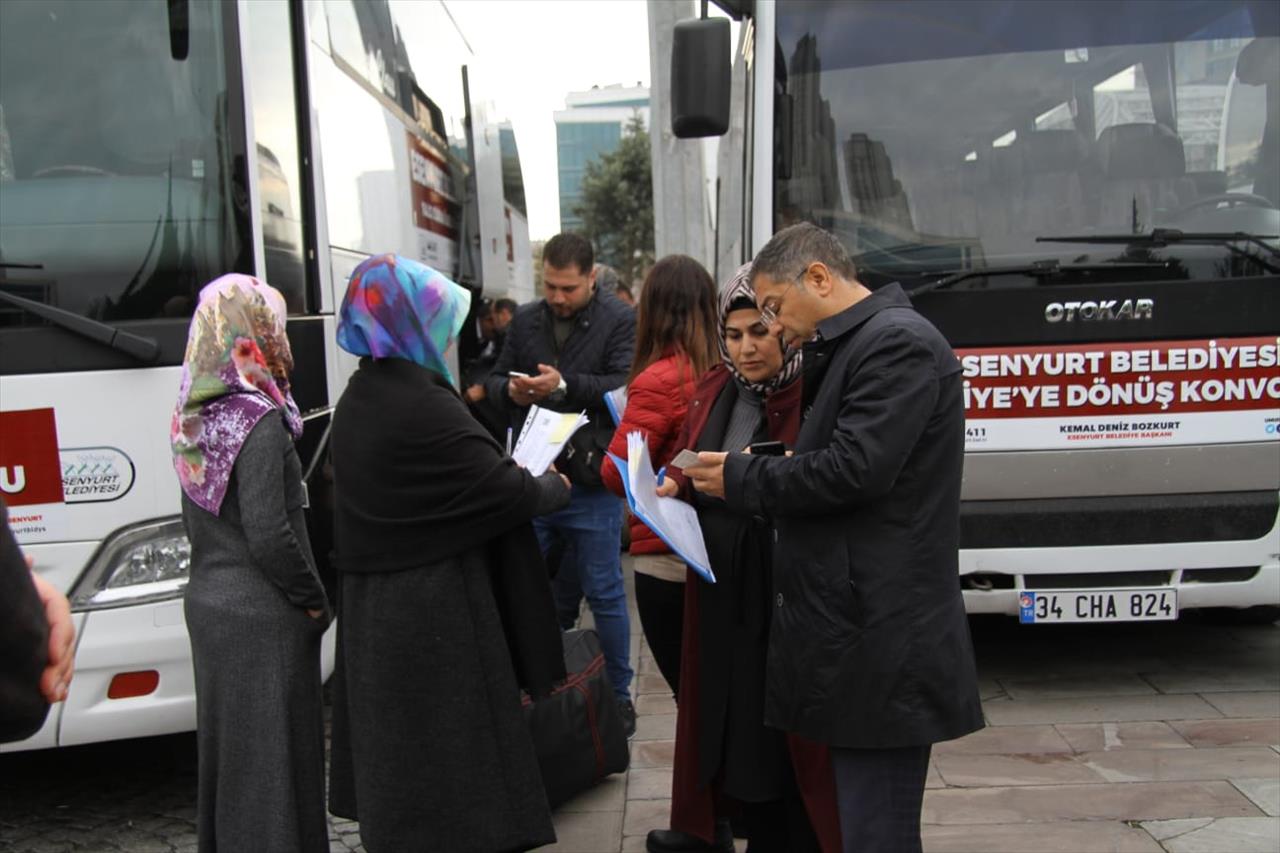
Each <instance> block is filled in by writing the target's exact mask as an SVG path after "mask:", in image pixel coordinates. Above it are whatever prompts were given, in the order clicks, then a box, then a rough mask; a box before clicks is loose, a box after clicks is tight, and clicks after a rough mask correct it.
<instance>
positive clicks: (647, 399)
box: [600, 352, 698, 554]
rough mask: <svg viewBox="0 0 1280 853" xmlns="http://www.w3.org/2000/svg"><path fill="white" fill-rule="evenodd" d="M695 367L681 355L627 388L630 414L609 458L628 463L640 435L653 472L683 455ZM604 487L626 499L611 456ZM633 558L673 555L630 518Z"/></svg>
mask: <svg viewBox="0 0 1280 853" xmlns="http://www.w3.org/2000/svg"><path fill="white" fill-rule="evenodd" d="M697 380H698V377H697V376H695V375H694V372H693V364H692V363H691V362H690V361H689V358H688V356H686V355H684V354H683V353H675V352H673V353H671V354H670V355H667V356H664V357H663V358H661V359H659V360H658V361H655V362H654V363H653V364H651V365H649V366H648V367H646V368H645V369H644V370H642V371H641V372H640V375H639V376H637V377H636V378H635V379H634V380H633V381H632V383H631V385H630V387H629V388H627V410H626V411H625V412H623V413H622V423H620V424H619V425H618V428H617V430H615V431H614V433H613V441H611V442H609V452H610V453H611V454H613V455H615V456H617V457H618V458H619V459H626V458H627V434H628V433H631V432H635V431H637V430H638V431H640V432H642V433H644V434H645V438H646V439H647V440H648V443H649V458H650V459H651V460H653V468H654V471H657V469H658V468H660V467H661V466H663V465H666V464H667V463H668V462H670V461H671V458H672V457H673V456H675V455H676V454H677V453H679V452H680V450H681V448H679V447H677V446H676V444H677V441H676V440H677V439H678V438H679V437H680V430H681V428H682V427H683V426H684V417H685V413H686V412H688V410H689V398H690V397H692V396H693V389H694V387H695V386H696V385H697ZM600 476H601V477H602V478H603V479H604V485H605V487H606V488H608V489H609V491H611V492H613V493H614V494H615V495H622V494H623V492H622V478H621V477H619V476H618V469H617V468H615V467H614V466H613V460H612V459H610V458H609V457H608V456H606V457H605V459H604V462H603V463H602V464H601V465H600ZM631 553H632V554H669V553H671V549H670V548H668V547H667V546H666V544H665V543H663V541H662V540H661V539H659V538H658V537H657V535H656V534H655V533H654V532H653V531H652V530H650V529H649V528H648V527H646V526H645V525H644V523H643V522H641V521H640V520H639V519H637V518H635V517H634V516H632V518H631Z"/></svg>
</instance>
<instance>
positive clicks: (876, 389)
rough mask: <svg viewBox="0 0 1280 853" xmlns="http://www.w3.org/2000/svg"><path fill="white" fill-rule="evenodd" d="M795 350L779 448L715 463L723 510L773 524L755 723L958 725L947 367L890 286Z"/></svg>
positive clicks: (909, 737)
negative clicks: (785, 434)
mask: <svg viewBox="0 0 1280 853" xmlns="http://www.w3.org/2000/svg"><path fill="white" fill-rule="evenodd" d="M804 358H805V377H804V383H805V407H804V409H803V418H804V421H803V424H802V426H801V428H800V435H799V437H798V439H797V441H796V446H795V456H794V457H792V458H783V457H752V456H748V455H744V454H730V455H729V457H728V458H727V460H726V463H725V493H726V499H727V501H728V502H729V503H730V505H732V506H736V507H738V508H740V509H741V510H743V511H745V512H748V513H755V514H759V515H764V516H768V517H769V518H771V519H772V520H773V525H774V573H775V576H774V586H775V590H774V603H773V623H772V627H771V631H770V644H769V659H768V664H767V672H768V675H767V677H768V688H767V689H768V695H767V698H766V708H765V719H766V720H767V722H769V723H770V724H771V725H774V726H777V727H778V728H781V729H783V730H785V731H789V732H795V733H797V734H800V735H803V736H805V737H808V738H811V739H813V740H816V741H820V742H822V743H827V744H831V745H833V746H840V747H853V748H891V747H902V746H915V745H923V744H928V743H936V742H938V741H943V740H949V739H951V738H955V737H960V736H961V735H964V734H968V733H969V732H972V731H975V730H976V729H979V728H981V727H982V707H981V704H980V702H979V699H978V689H977V675H976V672H975V667H974V659H973V646H972V641H971V640H970V637H969V627H968V621H967V619H966V617H965V610H964V602H963V599H962V597H961V593H960V578H959V574H958V546H959V515H960V479H961V473H962V466H963V460H964V406H963V400H962V395H961V391H962V388H961V377H960V364H959V362H958V361H957V360H956V358H955V355H954V354H953V353H952V351H951V347H950V346H949V345H948V344H947V341H946V339H945V338H943V337H942V335H941V334H940V333H939V332H938V330H937V329H935V328H934V327H933V326H932V325H931V324H930V323H929V321H927V320H926V319H924V318H923V317H922V316H920V315H919V314H917V313H916V312H915V310H914V309H912V307H911V303H910V301H909V300H908V299H907V297H906V295H905V294H904V293H903V291H902V289H901V288H900V287H899V286H898V285H896V284H895V285H889V286H888V287H885V288H882V289H881V290H878V291H876V292H875V293H873V294H871V295H870V296H868V297H866V298H865V299H863V300H861V301H860V302H858V303H857V304H855V305H854V306H853V307H851V308H849V309H847V310H845V311H843V312H841V313H840V314H837V315H835V316H833V317H830V318H828V319H826V320H824V321H823V322H822V323H820V324H819V326H818V337H817V339H816V340H815V341H814V342H812V343H810V344H807V345H806V346H805V354H804Z"/></svg>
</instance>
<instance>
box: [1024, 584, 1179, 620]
mask: <svg viewBox="0 0 1280 853" xmlns="http://www.w3.org/2000/svg"><path fill="white" fill-rule="evenodd" d="M1177 618H1178V592H1177V590H1174V589H1169V588H1167V587H1157V588H1154V589H1055V590H1044V591H1040V590H1023V591H1022V592H1020V593H1019V594H1018V621H1019V622H1022V623H1023V624H1024V625H1028V624H1039V623H1041V622H1159V621H1168V620H1171V619H1177Z"/></svg>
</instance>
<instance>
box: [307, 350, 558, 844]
mask: <svg viewBox="0 0 1280 853" xmlns="http://www.w3.org/2000/svg"><path fill="white" fill-rule="evenodd" d="M332 442H333V469H334V485H335V494H336V502H335V544H336V549H337V552H336V555H335V556H336V564H337V567H338V570H339V574H340V596H339V621H338V650H337V657H338V661H337V669H336V672H335V674H334V684H333V746H332V751H331V764H330V791H329V806H330V811H332V812H333V813H334V814H338V815H342V816H344V817H351V818H355V819H357V820H359V821H360V833H361V837H362V838H363V839H364V843H365V847H367V848H368V849H369V851H370V853H383V851H387V853H414V851H423V853H426V851H449V853H482V851H483V852H484V853H487V852H488V851H505V850H524V849H529V848H532V847H536V846H538V845H541V844H547V843H550V842H552V841H554V840H555V832H554V829H553V826H552V822H551V815H550V811H549V809H548V805H547V797H546V794H545V792H544V790H543V786H542V780H541V775H540V773H539V769H538V763H537V758H536V755H535V754H534V748H533V743H532V741H531V740H530V737H529V730H528V727H527V723H526V722H525V719H524V715H523V712H522V710H521V707H520V693H519V687H525V688H526V689H528V690H529V692H531V693H535V694H536V693H538V692H540V691H545V690H546V689H548V688H549V687H550V686H551V683H552V681H554V680H556V679H562V678H563V677H564V661H563V658H562V656H561V647H560V633H559V629H558V627H557V625H556V621H555V610H554V606H553V605H552V602H551V590H550V584H549V583H548V579H547V574H546V567H545V566H544V565H543V564H542V559H541V555H540V554H539V552H538V548H537V541H536V539H535V538H534V536H533V530H532V527H531V526H530V523H529V520H530V519H531V518H532V517H533V516H534V515H538V514H541V513H545V512H550V511H554V510H555V509H558V508H559V507H561V506H563V505H564V504H565V503H567V502H568V498H569V491H568V489H567V488H565V487H564V486H563V485H562V484H561V483H560V481H559V477H558V475H556V474H554V473H548V474H546V475H544V476H543V477H541V478H535V477H533V476H532V475H530V474H529V472H527V471H524V470H522V469H520V468H518V467H517V466H516V465H515V463H514V462H512V461H511V459H510V458H509V457H508V456H506V454H504V453H503V452H502V448H500V447H499V446H498V444H497V442H495V441H494V440H493V438H492V437H490V436H489V435H488V433H486V432H485V431H484V429H483V428H482V427H481V426H480V425H479V424H478V423H476V422H475V421H474V420H473V419H472V418H471V416H470V415H469V414H468V413H467V410H466V408H465V406H464V405H463V403H462V400H461V399H460V398H459V397H458V394H457V392H456V391H455V390H454V389H453V388H452V387H451V386H449V384H448V383H447V382H445V380H444V379H443V378H442V377H441V376H439V375H438V374H436V373H434V372H433V371H430V370H426V369H425V368H422V367H419V366H417V365H415V364H412V363H410V362H408V361H403V360H400V359H394V358H389V359H381V360H373V359H364V360H362V361H361V365H360V369H359V370H358V371H356V373H355V375H354V376H352V377H351V380H350V382H349V383H348V385H347V388H346V391H345V392H344V393H343V395H342V399H341V400H339V402H338V406H337V410H336V411H335V413H334V419H333V438H332Z"/></svg>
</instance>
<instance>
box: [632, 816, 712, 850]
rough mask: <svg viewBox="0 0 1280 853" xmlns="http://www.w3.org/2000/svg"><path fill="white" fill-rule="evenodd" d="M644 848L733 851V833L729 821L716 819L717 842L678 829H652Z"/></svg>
mask: <svg viewBox="0 0 1280 853" xmlns="http://www.w3.org/2000/svg"><path fill="white" fill-rule="evenodd" d="M644 849H645V850H648V851H649V853H685V851H703V853H733V834H732V833H731V832H730V831H729V824H728V823H723V824H722V823H721V822H720V821H716V843H715V844H708V843H707V842H705V841H703V840H702V839H701V838H699V837H698V836H696V835H690V834H689V833H687V832H680V831H679V830H676V829H651V830H649V835H648V836H647V837H646V838H645V841H644Z"/></svg>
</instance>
